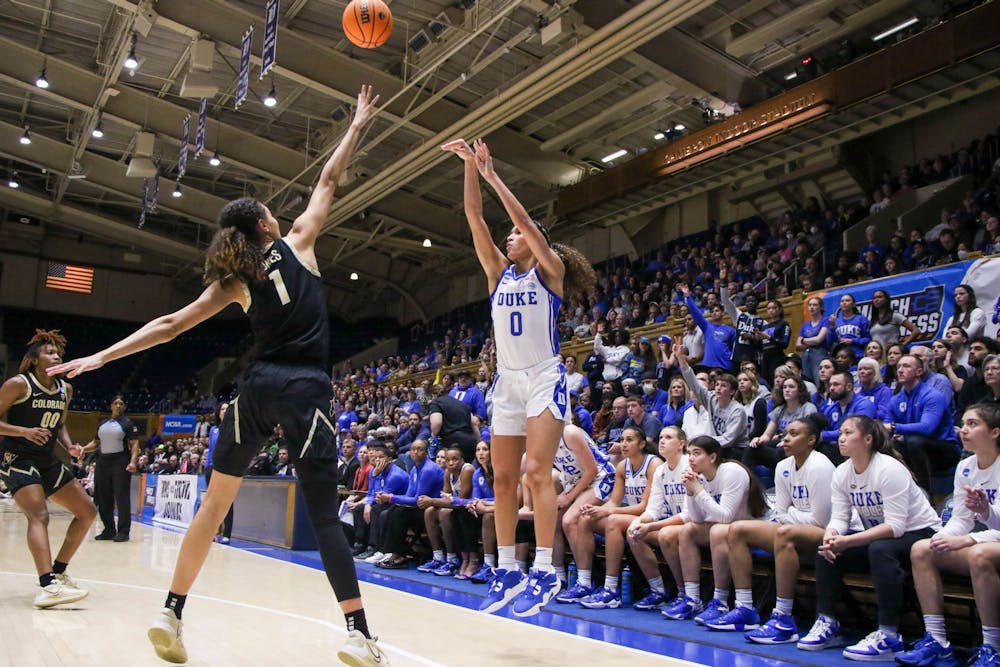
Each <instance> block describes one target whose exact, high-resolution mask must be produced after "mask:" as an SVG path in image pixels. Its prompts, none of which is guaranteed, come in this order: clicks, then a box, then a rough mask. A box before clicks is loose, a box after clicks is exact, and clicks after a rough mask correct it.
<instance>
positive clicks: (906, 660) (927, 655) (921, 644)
mask: <svg viewBox="0 0 1000 667" xmlns="http://www.w3.org/2000/svg"><path fill="white" fill-rule="evenodd" d="M896 662H898V663H899V664H901V665H914V666H916V665H919V666H920V667H956V666H957V665H958V664H959V662H958V660H956V659H955V652H954V651H952V650H951V646H948V647H947V648H945V647H944V646H941V644H939V643H938V641H937V640H936V639H934V637H932V636H931V634H930V633H929V632H928V633H927V634H925V635H924V638H923V639H921V640H920V641H918V642H917V643H915V644H914V645H913V648H912V649H910V650H909V651H903V652H902V653H900V654H899V655H897V656H896Z"/></svg>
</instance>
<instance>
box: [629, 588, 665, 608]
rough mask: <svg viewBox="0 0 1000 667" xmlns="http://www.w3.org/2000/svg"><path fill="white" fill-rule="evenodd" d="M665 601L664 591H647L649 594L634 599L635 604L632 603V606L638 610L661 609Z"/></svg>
mask: <svg viewBox="0 0 1000 667" xmlns="http://www.w3.org/2000/svg"><path fill="white" fill-rule="evenodd" d="M666 603H667V596H666V594H665V593H657V592H656V591H649V594H648V595H646V597H644V598H640V599H639V600H636V601H635V604H633V605H632V608H633V609H638V610H639V611H653V610H655V609H661V608H662V607H663V605H665V604H666Z"/></svg>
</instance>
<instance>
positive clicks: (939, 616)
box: [897, 405, 1000, 667]
mask: <svg viewBox="0 0 1000 667" xmlns="http://www.w3.org/2000/svg"><path fill="white" fill-rule="evenodd" d="M959 435H960V436H961V439H962V443H963V445H964V447H965V450H966V451H968V452H972V456H970V457H969V458H967V459H965V460H964V461H962V462H961V463H960V464H959V465H958V467H957V468H956V470H955V482H954V489H955V495H954V511H953V513H952V515H951V518H950V519H949V520H948V523H947V524H946V525H945V527H944V528H943V529H942V530H941V531H939V532H938V533H937V534H936V535H935V536H934V537H932V538H930V539H926V540H921V541H919V542H917V543H915V544H914V545H913V548H912V549H911V551H910V557H911V560H912V564H913V583H914V586H915V588H916V589H917V597H918V599H919V601H920V609H921V611H922V612H923V615H924V627H925V629H926V634H925V635H924V638H923V639H922V640H920V641H919V642H917V644H916V645H915V646H914V647H913V650H912V651H908V652H905V653H902V654H900V655H899V656H897V662H899V663H900V664H903V665H926V664H934V665H939V664H957V662H958V661H957V660H956V659H955V656H954V652H953V651H952V648H951V644H950V643H949V642H948V638H947V634H946V632H945V617H944V598H943V595H942V593H941V573H942V571H947V572H953V573H956V574H960V575H964V576H971V577H972V589H973V592H974V593H975V596H976V602H977V605H976V606H977V608H978V609H979V613H980V616H981V617H982V625H983V644H982V647H981V648H980V649H979V650H978V651H977V652H976V656H975V659H974V661H970V663H969V664H970V665H974V667H975V666H979V665H982V666H988V665H990V664H991V663H993V664H996V663H997V662H1000V658H998V652H1000V586H998V585H997V584H996V583H995V582H996V581H997V562H998V560H1000V549H998V548H997V547H998V546H1000V544H998V542H1000V532H998V531H997V530H985V531H981V532H973V531H974V530H975V529H976V523H977V522H982V521H988V519H989V518H990V517H989V514H990V501H991V499H993V498H996V497H997V489H998V487H1000V464H998V463H997V461H998V460H1000V408H998V407H996V406H993V405H989V406H987V405H981V406H973V407H972V408H970V409H968V410H967V411H966V412H965V414H964V417H963V420H962V429H961V431H959ZM973 508H976V509H978V510H979V512H977V511H975V510H974V509H973ZM984 588H985V590H984Z"/></svg>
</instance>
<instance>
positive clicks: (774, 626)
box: [743, 610, 799, 644]
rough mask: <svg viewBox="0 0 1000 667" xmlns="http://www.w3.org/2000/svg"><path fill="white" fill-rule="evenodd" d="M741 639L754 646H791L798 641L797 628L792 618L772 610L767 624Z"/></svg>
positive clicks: (789, 615)
mask: <svg viewBox="0 0 1000 667" xmlns="http://www.w3.org/2000/svg"><path fill="white" fill-rule="evenodd" d="M743 637H744V638H746V640H747V641H748V642H753V643H755V644H791V643H792V642H797V641H798V640H799V627H798V626H797V625H795V617H794V616H792V615H791V614H781V613H779V612H778V611H777V610H774V611H772V612H771V618H769V619H768V620H767V623H765V624H764V625H762V626H761V627H759V628H757V629H756V630H751V631H750V632H748V633H746V634H745V635H743Z"/></svg>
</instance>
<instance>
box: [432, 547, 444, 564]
mask: <svg viewBox="0 0 1000 667" xmlns="http://www.w3.org/2000/svg"><path fill="white" fill-rule="evenodd" d="M434 560H439V561H441V562H444V551H443V550H442V551H435V552H434Z"/></svg>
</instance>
